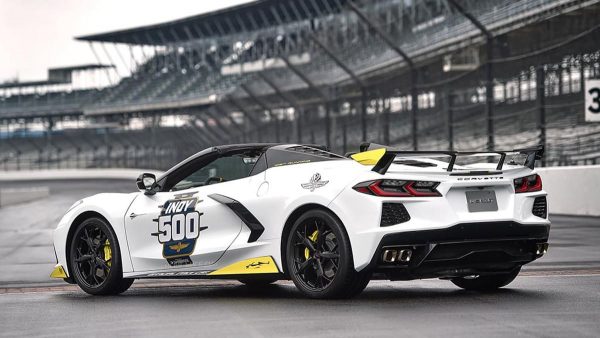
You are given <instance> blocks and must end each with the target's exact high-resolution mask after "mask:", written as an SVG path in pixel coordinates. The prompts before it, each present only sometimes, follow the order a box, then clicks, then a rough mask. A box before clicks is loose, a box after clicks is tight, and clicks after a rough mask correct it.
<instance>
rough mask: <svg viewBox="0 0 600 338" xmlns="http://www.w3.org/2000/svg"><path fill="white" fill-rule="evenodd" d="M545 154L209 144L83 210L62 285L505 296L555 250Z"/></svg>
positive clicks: (62, 225) (65, 239)
mask: <svg viewBox="0 0 600 338" xmlns="http://www.w3.org/2000/svg"><path fill="white" fill-rule="evenodd" d="M542 153H543V148H541V147H538V148H532V149H520V150H513V151H493V152H454V151H400V150H395V149H392V148H389V147H386V146H381V145H377V144H368V143H365V144H363V145H361V148H360V151H359V152H357V153H350V154H346V156H341V155H337V154H334V153H331V152H329V151H327V149H326V148H325V147H322V146H316V145H300V144H241V145H225V146H217V147H211V148H209V149H206V150H204V151H201V152H199V153H197V154H195V155H193V156H191V157H189V158H188V159H186V160H184V161H182V162H181V163H179V164H177V165H175V166H174V167H173V168H171V169H170V170H168V171H166V172H165V173H164V174H162V175H160V176H159V177H158V178H157V177H155V176H154V175H152V174H149V173H144V174H142V175H140V177H139V178H138V179H137V182H136V183H137V187H138V189H139V191H138V192H132V193H127V194H115V193H102V194H98V195H95V196H91V197H87V198H84V199H82V200H79V201H77V202H75V203H74V204H73V206H71V207H70V208H69V209H68V211H67V212H66V214H65V215H64V217H63V218H62V219H61V220H60V222H59V224H58V226H57V228H56V230H55V231H54V248H55V253H56V258H57V265H56V266H55V268H54V270H53V271H52V273H51V277H55V278H62V279H64V280H65V281H67V282H69V283H76V284H77V285H79V287H80V288H81V289H82V290H84V291H85V292H87V293H90V294H94V295H109V294H119V293H121V292H124V291H125V290H127V289H128V288H129V287H130V286H131V284H132V283H133V281H134V280H135V279H140V278H163V279H164V278H222V279H234V280H239V281H240V282H242V283H244V284H246V285H248V287H260V286H266V285H268V284H270V283H273V282H275V281H277V280H284V279H287V280H289V279H291V280H292V281H293V283H294V284H295V285H296V287H297V288H298V289H299V290H300V291H301V292H302V293H303V294H304V295H306V296H308V297H311V298H348V297H352V296H355V295H357V294H359V293H360V292H362V290H363V289H364V288H365V287H366V286H367V284H368V283H369V281H370V280H371V279H373V278H385V279H389V280H411V279H422V278H441V279H447V280H449V281H451V282H452V283H454V284H455V285H457V286H458V287H461V288H464V289H468V290H480V291H486V290H494V289H497V288H500V287H503V286H506V285H508V284H509V283H510V282H512V281H513V280H514V279H515V277H516V276H517V275H518V274H519V271H520V269H521V267H522V266H523V265H524V264H527V263H529V262H532V261H534V260H536V259H538V258H540V257H541V256H543V255H544V254H545V253H546V250H547V249H548V235H549V230H550V222H549V220H548V206H547V201H546V192H544V190H543V189H542V180H541V178H540V176H539V175H538V174H536V172H535V169H534V165H535V161H536V160H537V159H539V158H540V156H541V154H542Z"/></svg>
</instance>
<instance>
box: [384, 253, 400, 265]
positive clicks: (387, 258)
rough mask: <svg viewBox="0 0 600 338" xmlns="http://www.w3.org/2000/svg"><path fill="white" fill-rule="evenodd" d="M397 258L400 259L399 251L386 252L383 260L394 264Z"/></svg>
mask: <svg viewBox="0 0 600 338" xmlns="http://www.w3.org/2000/svg"><path fill="white" fill-rule="evenodd" d="M396 257H398V251H397V250H385V251H384V252H383V257H382V258H383V261H384V262H386V263H394V262H395V261H396Z"/></svg>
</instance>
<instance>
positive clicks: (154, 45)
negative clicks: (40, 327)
mask: <svg viewBox="0 0 600 338" xmlns="http://www.w3.org/2000/svg"><path fill="white" fill-rule="evenodd" d="M599 2H600V1H597V0H587V1H585V0H561V1H555V0H519V1H509V0H501V1H497V0H496V1H493V0H478V1H475V0H377V1H366V0H360V1H359V0H353V1H350V0H302V1H292V0H262V1H255V2H252V3H249V4H245V5H241V6H237V7H233V8H228V9H224V10H221V11H216V12H211V13H206V14H202V15H198V16H193V17H189V18H184V19H181V20H177V21H172V22H167V23H163V24H156V25H152V26H146V27H139V28H132V29H127V30H122V31H116V32H109V33H102V34H95V35H90V36H82V37H77V39H78V40H80V41H85V42H88V43H89V44H90V46H91V48H92V49H93V51H94V53H95V55H96V56H97V58H98V63H99V64H103V63H104V64H107V63H108V64H114V65H116V68H115V69H113V71H114V70H116V72H118V73H120V74H119V75H120V80H119V82H118V83H115V84H113V85H112V86H109V87H107V88H104V89H102V90H95V91H93V92H91V93H88V95H87V96H85V98H84V99H83V100H80V99H78V100H75V99H73V98H72V96H74V95H75V94H79V93H77V92H78V91H73V92H70V93H64V94H63V96H64V97H66V98H67V99H66V101H65V100H63V101H62V102H59V103H57V104H54V105H43V104H39V101H37V100H36V99H35V98H33V99H32V98H29V97H28V98H27V100H24V99H23V98H22V97H20V95H14V93H12V92H10V91H7V90H5V91H4V92H3V91H2V89H0V95H2V94H4V95H3V96H2V101H0V119H1V121H2V122H0V135H1V136H2V138H1V141H2V149H3V152H2V155H0V168H2V167H4V168H6V169H15V168H28V167H31V168H35V167H52V166H65V167H71V166H85V167H89V166H136V167H139V166H146V167H155V168H166V167H169V164H171V163H172V162H173V161H175V160H178V159H182V158H184V157H185V156H187V155H189V154H191V153H194V152H196V151H197V150H199V149H201V148H205V147H208V146H210V145H215V144H227V143H241V142H266V141H270V142H310V143H322V144H325V145H327V146H328V147H330V148H331V149H332V150H333V151H336V152H340V153H345V152H347V151H350V150H354V149H356V148H357V147H358V145H359V144H360V143H361V142H362V141H365V140H367V141H373V142H377V143H384V144H390V145H395V146H398V147H399V148H403V149H407V150H408V149H412V150H433V149H438V150H440V149H447V150H450V151H455V150H459V151H469V150H485V149H488V150H491V149H494V148H505V149H512V148H518V147H525V146H532V145H536V144H543V145H546V148H547V149H548V151H547V152H546V155H545V157H544V159H543V160H542V162H543V164H544V165H565V164H575V163H578V164H587V163H596V162H597V161H598V160H599V159H600V139H599V138H598V137H597V136H598V135H599V134H600V126H598V125H597V124H595V125H594V124H586V123H585V122H584V121H583V90H582V89H583V82H584V81H585V80H586V79H590V78H599V77H600V65H599V61H600V60H599V58H600V50H599V49H598V44H597V41H600V25H599V24H598V23H597V17H598V15H599V14H600V4H599ZM110 71H111V68H107V72H108V73H107V77H108V78H109V79H110V78H111V74H109V73H110ZM113 77H114V74H113ZM86 93H87V92H86ZM17 97H19V100H20V101H18V103H16V104H15V102H14V101H15V100H16V98H17ZM23 101H26V103H25V104H24V103H23ZM65 102H66V103H65ZM67 108H68V109H67ZM65 121H70V122H72V123H80V124H82V125H85V126H87V128H80V129H78V130H68V129H61V130H57V128H56V125H57V124H65ZM169 121H170V122H169ZM40 123H41V124H42V125H43V126H44V129H45V130H44V131H43V137H37V138H36V137H35V135H32V133H31V132H26V131H27V130H30V129H31V128H29V127H30V126H31V125H34V124H38V125H39V124H40ZM136 123H137V124H139V125H141V126H142V128H135V127H133V126H134V125H135V124H136ZM15 126H18V127H15Z"/></svg>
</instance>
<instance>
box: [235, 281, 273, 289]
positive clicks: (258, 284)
mask: <svg viewBox="0 0 600 338" xmlns="http://www.w3.org/2000/svg"><path fill="white" fill-rule="evenodd" d="M276 281H277V279H240V280H239V282H240V283H242V284H244V285H246V286H247V287H249V288H257V289H258V288H264V287H269V286H271V285H272V284H273V283H275V282H276Z"/></svg>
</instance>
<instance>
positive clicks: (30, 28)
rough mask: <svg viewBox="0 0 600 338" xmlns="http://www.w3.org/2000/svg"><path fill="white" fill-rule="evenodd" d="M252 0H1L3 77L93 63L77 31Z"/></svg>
mask: <svg viewBox="0 0 600 338" xmlns="http://www.w3.org/2000/svg"><path fill="white" fill-rule="evenodd" d="M249 1H252V0H170V1H167V0H0V82H3V81H5V80H8V79H13V78H15V77H16V76H18V77H19V79H20V80H21V81H24V80H25V81H29V80H43V79H46V76H47V74H46V71H47V69H48V68H51V67H60V66H69V65H76V64H83V63H95V62H96V59H95V57H94V54H93V53H92V52H91V50H90V48H89V46H88V44H87V43H85V42H77V41H75V40H74V39H73V37H75V36H79V35H85V34H92V33H101V32H106V31H111V30H115V29H123V28H131V27H137V26H140V25H148V24H154V23H159V22H164V21H169V20H173V19H179V18H182V17H186V16H191V15H196V14H200V13H204V12H209V11H212V10H216V9H220V8H223V7H229V6H234V5H237V4H240V3H244V2H249Z"/></svg>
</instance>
